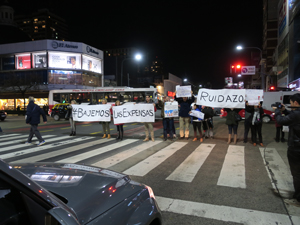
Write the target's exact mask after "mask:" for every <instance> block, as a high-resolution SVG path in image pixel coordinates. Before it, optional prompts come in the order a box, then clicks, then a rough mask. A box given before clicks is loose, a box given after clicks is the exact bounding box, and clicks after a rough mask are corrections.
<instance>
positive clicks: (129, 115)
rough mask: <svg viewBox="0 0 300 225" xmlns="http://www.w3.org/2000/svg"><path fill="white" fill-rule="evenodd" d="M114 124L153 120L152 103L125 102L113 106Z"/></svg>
mask: <svg viewBox="0 0 300 225" xmlns="http://www.w3.org/2000/svg"><path fill="white" fill-rule="evenodd" d="M113 119H114V124H119V123H132V122H141V123H143V122H144V123H145V122H154V121H155V111H154V106H153V104H132V105H131V104H126V105H120V106H114V107H113Z"/></svg>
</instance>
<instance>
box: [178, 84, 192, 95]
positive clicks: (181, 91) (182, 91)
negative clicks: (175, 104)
mask: <svg viewBox="0 0 300 225" xmlns="http://www.w3.org/2000/svg"><path fill="white" fill-rule="evenodd" d="M191 91H192V89H191V86H176V97H177V98H182V97H192V93H191Z"/></svg>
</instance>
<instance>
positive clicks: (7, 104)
mask: <svg viewBox="0 0 300 225" xmlns="http://www.w3.org/2000/svg"><path fill="white" fill-rule="evenodd" d="M28 101H29V100H28V98H25V106H24V99H23V98H16V99H0V109H1V110H6V111H7V110H17V107H18V106H20V110H26V107H27V105H28ZM34 103H35V104H37V105H39V106H40V107H43V106H44V105H48V98H35V99H34Z"/></svg>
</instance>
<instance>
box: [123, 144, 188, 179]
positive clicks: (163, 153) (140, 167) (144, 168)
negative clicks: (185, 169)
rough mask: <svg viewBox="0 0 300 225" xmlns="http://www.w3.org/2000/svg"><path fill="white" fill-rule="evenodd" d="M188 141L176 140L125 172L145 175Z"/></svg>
mask: <svg viewBox="0 0 300 225" xmlns="http://www.w3.org/2000/svg"><path fill="white" fill-rule="evenodd" d="M186 144H187V142H175V143H172V144H170V145H169V146H167V147H165V148H163V149H162V150H160V151H159V152H157V153H155V154H154V155H152V156H150V157H148V158H147V159H145V160H143V161H142V162H140V163H138V164H136V165H134V166H133V167H131V168H129V169H127V170H125V171H124V172H123V173H125V174H128V175H134V176H145V175H146V174H147V173H149V172H150V171H151V170H153V169H154V168H155V167H157V166H158V165H159V164H161V163H162V162H163V161H165V160H166V159H167V158H169V157H170V156H171V155H173V154H174V153H175V152H177V151H178V150H179V149H181V148H182V147H184V146H185V145H186Z"/></svg>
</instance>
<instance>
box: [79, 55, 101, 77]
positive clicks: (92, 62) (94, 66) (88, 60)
mask: <svg viewBox="0 0 300 225" xmlns="http://www.w3.org/2000/svg"><path fill="white" fill-rule="evenodd" d="M82 69H83V70H90V71H93V72H95V73H101V61H100V60H99V59H95V58H93V57H89V56H85V55H83V56H82Z"/></svg>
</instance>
